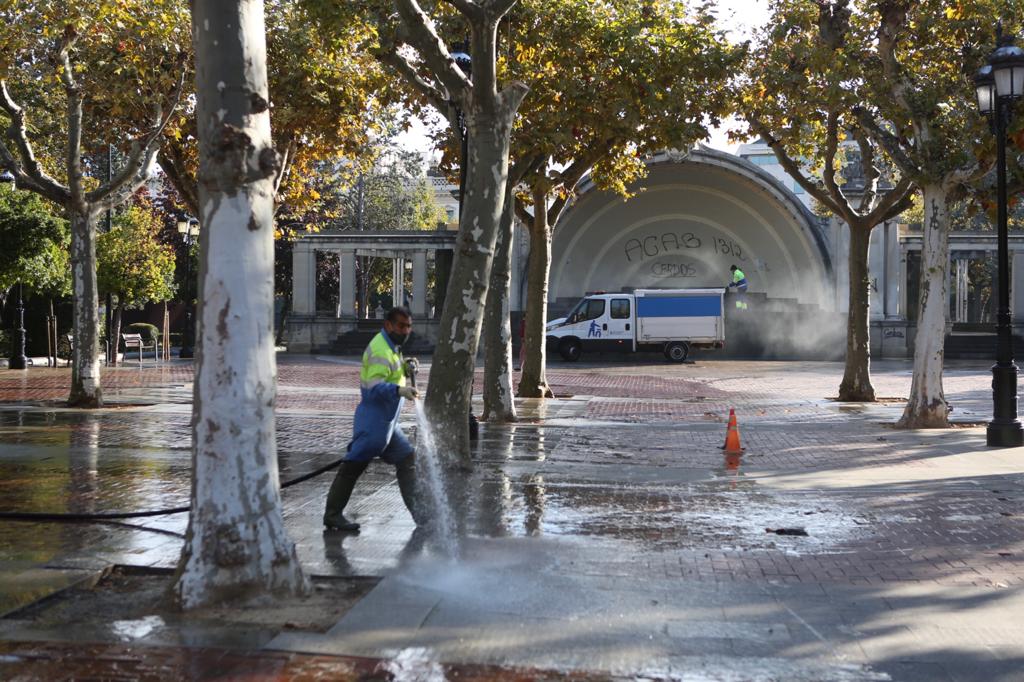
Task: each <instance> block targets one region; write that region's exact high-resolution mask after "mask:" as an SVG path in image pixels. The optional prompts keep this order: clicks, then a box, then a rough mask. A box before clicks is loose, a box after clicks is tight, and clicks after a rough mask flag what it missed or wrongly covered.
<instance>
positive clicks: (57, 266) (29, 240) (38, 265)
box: [0, 184, 71, 296]
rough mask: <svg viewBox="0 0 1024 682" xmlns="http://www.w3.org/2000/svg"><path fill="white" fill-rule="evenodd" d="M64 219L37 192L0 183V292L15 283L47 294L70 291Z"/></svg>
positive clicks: (65, 222)
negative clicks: (21, 189) (0, 246)
mask: <svg viewBox="0 0 1024 682" xmlns="http://www.w3.org/2000/svg"><path fill="white" fill-rule="evenodd" d="M70 239H71V236H70V232H69V231H68V223H67V221H66V220H64V219H62V218H60V217H59V216H57V215H55V214H54V212H53V209H52V207H51V206H50V205H48V204H47V202H45V201H44V200H43V199H41V198H40V197H39V196H38V195H36V194H33V193H31V192H23V191H19V190H16V189H14V188H13V187H11V186H10V185H9V184H7V185H3V186H0V244H3V248H0V293H6V292H7V291H8V290H9V289H10V288H11V287H12V286H14V285H15V284H18V283H20V284H23V285H24V286H26V287H28V288H29V289H31V290H33V291H35V292H37V293H41V294H46V295H50V296H66V295H67V294H68V293H70V290H71V278H70V272H69V264H68V243H69V241H70Z"/></svg>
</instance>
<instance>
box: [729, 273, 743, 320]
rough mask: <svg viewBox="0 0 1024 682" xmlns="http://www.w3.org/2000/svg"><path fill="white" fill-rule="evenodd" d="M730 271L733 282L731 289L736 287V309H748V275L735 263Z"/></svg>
mask: <svg viewBox="0 0 1024 682" xmlns="http://www.w3.org/2000/svg"><path fill="white" fill-rule="evenodd" d="M729 272H731V273H732V284H730V285H729V288H730V289H733V288H735V289H736V309H737V310H746V309H747V276H746V275H744V274H743V271H742V270H740V269H739V268H738V267H736V266H735V265H732V266H730V267H729Z"/></svg>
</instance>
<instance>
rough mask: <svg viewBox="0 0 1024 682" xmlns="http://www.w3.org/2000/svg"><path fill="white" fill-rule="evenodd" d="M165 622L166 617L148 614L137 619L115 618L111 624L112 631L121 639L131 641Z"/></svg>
mask: <svg viewBox="0 0 1024 682" xmlns="http://www.w3.org/2000/svg"><path fill="white" fill-rule="evenodd" d="M164 624H165V623H164V619H163V618H161V617H160V616H146V617H144V618H139V619H137V620H115V621H114V622H112V623H111V624H110V631H111V632H112V633H113V634H114V635H115V636H116V637H118V638H119V639H121V640H123V641H125V642H130V641H132V640H134V639H142V638H143V637H145V636H146V635H148V634H149V633H151V632H153V630H155V629H157V628H159V627H162V626H163V625H164Z"/></svg>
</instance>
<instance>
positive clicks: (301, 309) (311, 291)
mask: <svg viewBox="0 0 1024 682" xmlns="http://www.w3.org/2000/svg"><path fill="white" fill-rule="evenodd" d="M292 312H293V313H295V314H297V315H313V314H315V313H316V251H314V250H313V245H312V244H311V243H309V242H307V241H305V240H304V239H299V240H298V241H296V242H295V246H294V247H292Z"/></svg>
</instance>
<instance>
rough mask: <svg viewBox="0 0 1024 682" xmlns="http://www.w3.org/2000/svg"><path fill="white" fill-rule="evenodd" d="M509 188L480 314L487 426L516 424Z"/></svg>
mask: <svg viewBox="0 0 1024 682" xmlns="http://www.w3.org/2000/svg"><path fill="white" fill-rule="evenodd" d="M511 189H512V188H511V187H507V188H506V190H505V205H504V207H503V208H502V213H501V224H500V227H499V229H498V242H497V245H496V248H495V253H494V262H493V263H492V264H491V284H490V287H489V288H488V289H487V307H486V309H485V310H484V330H483V334H484V414H483V418H484V420H486V421H489V422H498V423H504V422H512V421H515V420H516V404H515V400H514V397H513V395H512V324H511V322H510V320H509V311H510V306H509V294H510V292H511V289H512V242H513V237H514V232H513V217H514V214H515V211H514V210H513V203H512V202H514V201H515V198H514V197H513V196H512V191H511Z"/></svg>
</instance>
